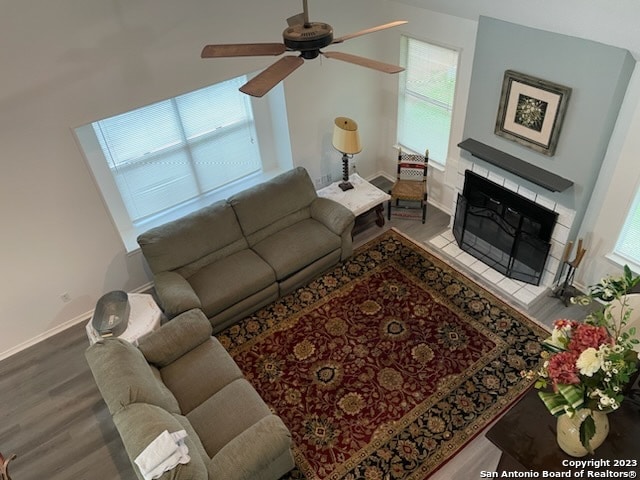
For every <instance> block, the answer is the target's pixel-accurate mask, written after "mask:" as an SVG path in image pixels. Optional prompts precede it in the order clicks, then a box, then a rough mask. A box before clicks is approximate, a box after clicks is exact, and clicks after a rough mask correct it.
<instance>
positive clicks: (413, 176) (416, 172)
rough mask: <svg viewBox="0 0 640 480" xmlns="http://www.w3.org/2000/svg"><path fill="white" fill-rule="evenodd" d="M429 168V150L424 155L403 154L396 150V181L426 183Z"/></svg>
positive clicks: (400, 150)
mask: <svg viewBox="0 0 640 480" xmlns="http://www.w3.org/2000/svg"><path fill="white" fill-rule="evenodd" d="M428 166H429V150H427V151H426V152H425V154H424V155H419V154H417V153H405V152H403V151H402V149H398V172H397V177H398V180H413V181H416V182H424V184H425V186H426V183H427V170H428Z"/></svg>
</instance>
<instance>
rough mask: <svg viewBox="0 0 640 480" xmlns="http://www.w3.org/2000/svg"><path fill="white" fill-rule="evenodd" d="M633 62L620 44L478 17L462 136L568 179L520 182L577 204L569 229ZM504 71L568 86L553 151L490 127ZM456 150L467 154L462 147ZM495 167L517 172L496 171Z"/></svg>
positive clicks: (593, 176)
mask: <svg viewBox="0 0 640 480" xmlns="http://www.w3.org/2000/svg"><path fill="white" fill-rule="evenodd" d="M634 66H635V60H634V59H633V57H632V55H631V54H630V53H629V51H627V50H625V49H621V48H617V47H612V46H608V45H603V44H600V43H596V42H593V41H589V40H583V39H579V38H575V37H570V36H566V35H560V34H556V33H551V32H546V31H542V30H537V29H533V28H528V27H523V26H521V25H516V24H513V23H508V22H504V21H501V20H496V19H493V18H488V17H480V21H479V25H478V33H477V39H476V51H475V57H474V62H473V73H472V77H471V87H470V91H469V102H468V108H467V114H466V119H465V126H464V138H474V139H476V140H478V141H480V142H482V143H486V144H487V145H490V146H492V147H494V148H497V149H499V150H502V151H504V152H507V153H509V154H511V155H514V156H516V157H518V158H521V159H522V160H524V161H526V162H529V163H531V164H534V165H536V166H538V167H540V168H543V169H545V170H549V171H551V172H553V173H555V174H557V175H560V176H561V177H565V178H568V179H569V180H572V181H573V182H574V184H575V185H574V187H572V188H570V189H568V190H566V191H565V192H561V193H552V192H550V191H548V190H545V189H544V188H542V187H539V186H537V185H534V184H531V183H529V182H526V181H525V182H522V183H523V184H525V186H526V187H527V188H529V189H531V190H533V191H535V192H536V193H540V194H542V195H545V196H546V197H547V198H551V199H553V200H554V201H556V202H559V203H560V204H562V205H564V206H566V207H569V208H573V209H575V210H576V212H577V213H576V222H575V224H574V231H573V232H571V235H573V234H574V233H575V231H577V228H578V226H579V225H580V223H581V221H582V218H583V216H584V213H585V210H586V207H587V204H588V202H589V199H590V196H591V193H592V191H593V188H594V185H595V183H596V180H597V178H598V174H599V172H600V168H601V165H602V161H603V158H604V155H605V152H606V150H607V146H608V144H609V140H610V138H611V133H612V131H613V128H614V125H615V121H616V118H617V116H618V111H619V110H620V106H621V104H622V100H623V98H624V94H625V92H626V89H627V85H628V83H629V79H630V77H631V74H632V72H633V68H634ZM505 70H516V71H518V72H522V73H525V74H528V75H532V76H535V77H538V78H541V79H544V80H548V81H551V82H555V83H559V84H561V85H565V86H568V87H571V88H572V92H571V98H570V100H569V104H568V109H567V113H566V116H565V120H564V124H563V127H562V131H561V135H560V138H559V141H558V147H557V149H556V153H555V155H554V156H552V157H549V156H546V155H543V154H541V153H538V152H535V151H534V150H531V149H529V148H526V147H524V146H521V145H519V144H517V143H515V142H512V141H510V140H507V139H504V138H502V137H499V136H497V135H495V134H494V133H493V131H494V126H495V120H496V114H497V109H498V103H499V100H500V92H501V88H502V79H503V75H504V71H505ZM462 156H464V157H466V158H469V159H471V158H472V157H471V156H470V154H468V153H467V152H463V153H462ZM473 160H474V161H478V160H477V159H473ZM479 163H482V164H483V165H487V167H488V168H490V169H496V168H497V167H493V166H488V164H485V163H484V162H482V161H479ZM500 173H501V174H502V175H503V176H505V177H507V178H511V179H514V180H515V179H516V177H515V176H514V175H512V174H509V173H507V172H504V171H502V170H500Z"/></svg>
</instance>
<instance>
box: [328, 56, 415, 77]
mask: <svg viewBox="0 0 640 480" xmlns="http://www.w3.org/2000/svg"><path fill="white" fill-rule="evenodd" d="M322 54H323V55H324V56H325V57H327V58H335V59H336V60H342V61H343V62H349V63H355V64H356V65H360V66H362V67H368V68H373V69H374V70H378V71H380V72H384V73H398V72H402V71H403V70H404V68H402V67H399V66H398V65H392V64H390V63H383V62H379V61H377V60H371V59H370V58H365V57H359V56H358V55H351V54H350V53H342V52H323V53H322Z"/></svg>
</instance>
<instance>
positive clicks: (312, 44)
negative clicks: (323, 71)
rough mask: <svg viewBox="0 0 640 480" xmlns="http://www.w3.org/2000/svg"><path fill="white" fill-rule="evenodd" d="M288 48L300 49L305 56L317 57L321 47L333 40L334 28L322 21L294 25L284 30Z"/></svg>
mask: <svg viewBox="0 0 640 480" xmlns="http://www.w3.org/2000/svg"><path fill="white" fill-rule="evenodd" d="M282 38H283V39H284V44H285V45H286V47H287V48H289V49H291V50H295V51H299V52H300V54H301V55H302V57H303V58H306V59H311V58H316V57H317V56H318V55H319V54H320V49H321V48H324V47H326V46H327V45H331V43H332V42H333V28H332V27H331V25H328V24H326V23H321V22H311V23H306V24H300V25H293V26H291V27H288V28H287V29H285V31H284V32H282Z"/></svg>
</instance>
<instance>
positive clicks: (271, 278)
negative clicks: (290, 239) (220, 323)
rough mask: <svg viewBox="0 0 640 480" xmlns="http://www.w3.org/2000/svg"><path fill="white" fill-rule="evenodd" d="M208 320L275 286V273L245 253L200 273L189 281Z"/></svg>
mask: <svg viewBox="0 0 640 480" xmlns="http://www.w3.org/2000/svg"><path fill="white" fill-rule="evenodd" d="M187 280H188V281H189V283H190V284H191V287H192V288H193V290H194V291H195V292H196V294H197V295H198V297H199V298H200V302H201V304H202V310H203V311H204V313H205V315H207V317H213V316H214V315H215V314H217V313H219V312H221V311H223V310H225V309H226V308H228V307H230V306H231V305H233V304H235V303H237V302H239V301H240V300H242V299H244V298H246V297H248V296H250V295H253V294H254V293H256V292H259V291H260V290H263V289H264V288H266V287H268V286H269V285H271V284H273V283H275V281H276V276H275V274H274V272H273V269H272V268H271V267H270V266H269V265H268V264H267V263H266V262H265V261H264V260H263V259H262V258H260V257H259V256H258V255H256V253H255V252H253V251H251V250H248V249H246V250H241V251H239V252H236V253H234V254H232V255H229V256H227V257H225V258H222V259H220V260H218V261H217V262H214V263H212V264H210V265H207V266H206V267H204V268H202V269H200V270H199V271H198V272H196V273H195V274H194V275H192V276H191V277H189V278H188V279H187Z"/></svg>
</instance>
